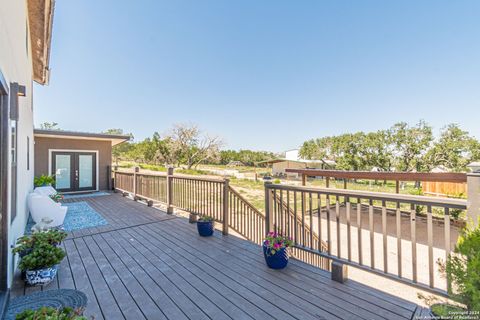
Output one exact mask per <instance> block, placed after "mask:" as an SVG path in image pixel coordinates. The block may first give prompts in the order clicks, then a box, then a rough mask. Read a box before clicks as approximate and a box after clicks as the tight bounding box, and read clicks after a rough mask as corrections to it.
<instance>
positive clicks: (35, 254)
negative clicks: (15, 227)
mask: <svg viewBox="0 0 480 320" xmlns="http://www.w3.org/2000/svg"><path fill="white" fill-rule="evenodd" d="M63 258H65V252H64V251H63V250H62V249H61V248H58V247H55V246H52V245H51V244H48V243H45V242H40V243H38V244H35V246H34V247H33V249H32V251H31V252H30V253H28V254H27V255H25V256H24V257H23V258H22V260H21V261H20V263H19V264H18V267H19V268H20V270H22V271H25V270H38V269H43V268H50V267H53V266H54V265H56V264H59V263H60V262H61V261H62V260H63Z"/></svg>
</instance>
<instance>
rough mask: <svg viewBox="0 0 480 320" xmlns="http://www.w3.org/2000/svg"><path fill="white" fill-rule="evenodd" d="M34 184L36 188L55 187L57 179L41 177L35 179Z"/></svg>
mask: <svg viewBox="0 0 480 320" xmlns="http://www.w3.org/2000/svg"><path fill="white" fill-rule="evenodd" d="M33 184H34V185H35V187H41V186H49V185H53V184H55V177H54V176H46V175H41V176H39V177H35V178H34V179H33Z"/></svg>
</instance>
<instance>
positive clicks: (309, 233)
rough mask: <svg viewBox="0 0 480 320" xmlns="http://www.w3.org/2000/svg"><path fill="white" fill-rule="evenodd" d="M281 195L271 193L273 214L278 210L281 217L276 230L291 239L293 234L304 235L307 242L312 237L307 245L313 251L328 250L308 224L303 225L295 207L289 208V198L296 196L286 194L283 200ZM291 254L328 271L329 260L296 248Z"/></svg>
mask: <svg viewBox="0 0 480 320" xmlns="http://www.w3.org/2000/svg"><path fill="white" fill-rule="evenodd" d="M283 195H284V194H283V192H280V193H275V192H274V193H273V207H274V212H275V211H276V210H279V211H281V216H282V221H280V226H279V228H278V229H279V230H280V231H281V232H282V233H285V234H287V235H288V236H292V237H293V235H295V234H305V237H306V239H307V241H308V240H309V239H310V238H311V237H312V241H311V243H309V245H311V246H313V248H314V250H318V248H320V251H326V250H327V249H328V245H327V243H326V242H325V241H323V240H320V238H319V237H318V234H317V233H316V232H315V230H313V229H312V228H310V225H309V224H308V223H305V221H304V220H302V218H301V216H300V215H298V214H296V210H294V208H295V205H294V206H293V207H290V205H289V204H290V203H291V201H290V196H293V197H296V194H295V193H292V194H290V193H289V192H287V193H286V194H285V198H283ZM295 209H296V208H295ZM282 230H283V231H282ZM292 254H293V256H295V257H296V258H298V259H300V260H302V261H304V262H307V263H309V264H312V265H314V266H317V267H319V268H322V269H324V270H330V260H329V259H327V258H324V257H322V256H319V255H317V254H315V253H311V252H308V251H305V250H300V249H298V248H293V249H292Z"/></svg>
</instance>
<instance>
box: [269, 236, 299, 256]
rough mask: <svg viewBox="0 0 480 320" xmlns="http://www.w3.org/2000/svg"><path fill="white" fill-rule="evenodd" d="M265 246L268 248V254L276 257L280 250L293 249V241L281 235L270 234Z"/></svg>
mask: <svg viewBox="0 0 480 320" xmlns="http://www.w3.org/2000/svg"><path fill="white" fill-rule="evenodd" d="M263 244H264V245H265V246H266V247H267V248H268V254H269V255H274V254H275V253H276V252H277V251H279V250H280V249H283V248H288V247H291V246H292V245H293V241H292V239H291V238H290V237H285V236H283V235H281V234H280V233H277V232H269V233H268V234H267V235H266V236H265V239H264V241H263Z"/></svg>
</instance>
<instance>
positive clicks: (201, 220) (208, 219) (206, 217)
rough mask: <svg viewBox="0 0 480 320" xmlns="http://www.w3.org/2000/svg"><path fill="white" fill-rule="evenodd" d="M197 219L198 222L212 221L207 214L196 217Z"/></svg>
mask: <svg viewBox="0 0 480 320" xmlns="http://www.w3.org/2000/svg"><path fill="white" fill-rule="evenodd" d="M198 221H200V222H211V221H213V218H212V217H209V216H202V217H200V218H198Z"/></svg>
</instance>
